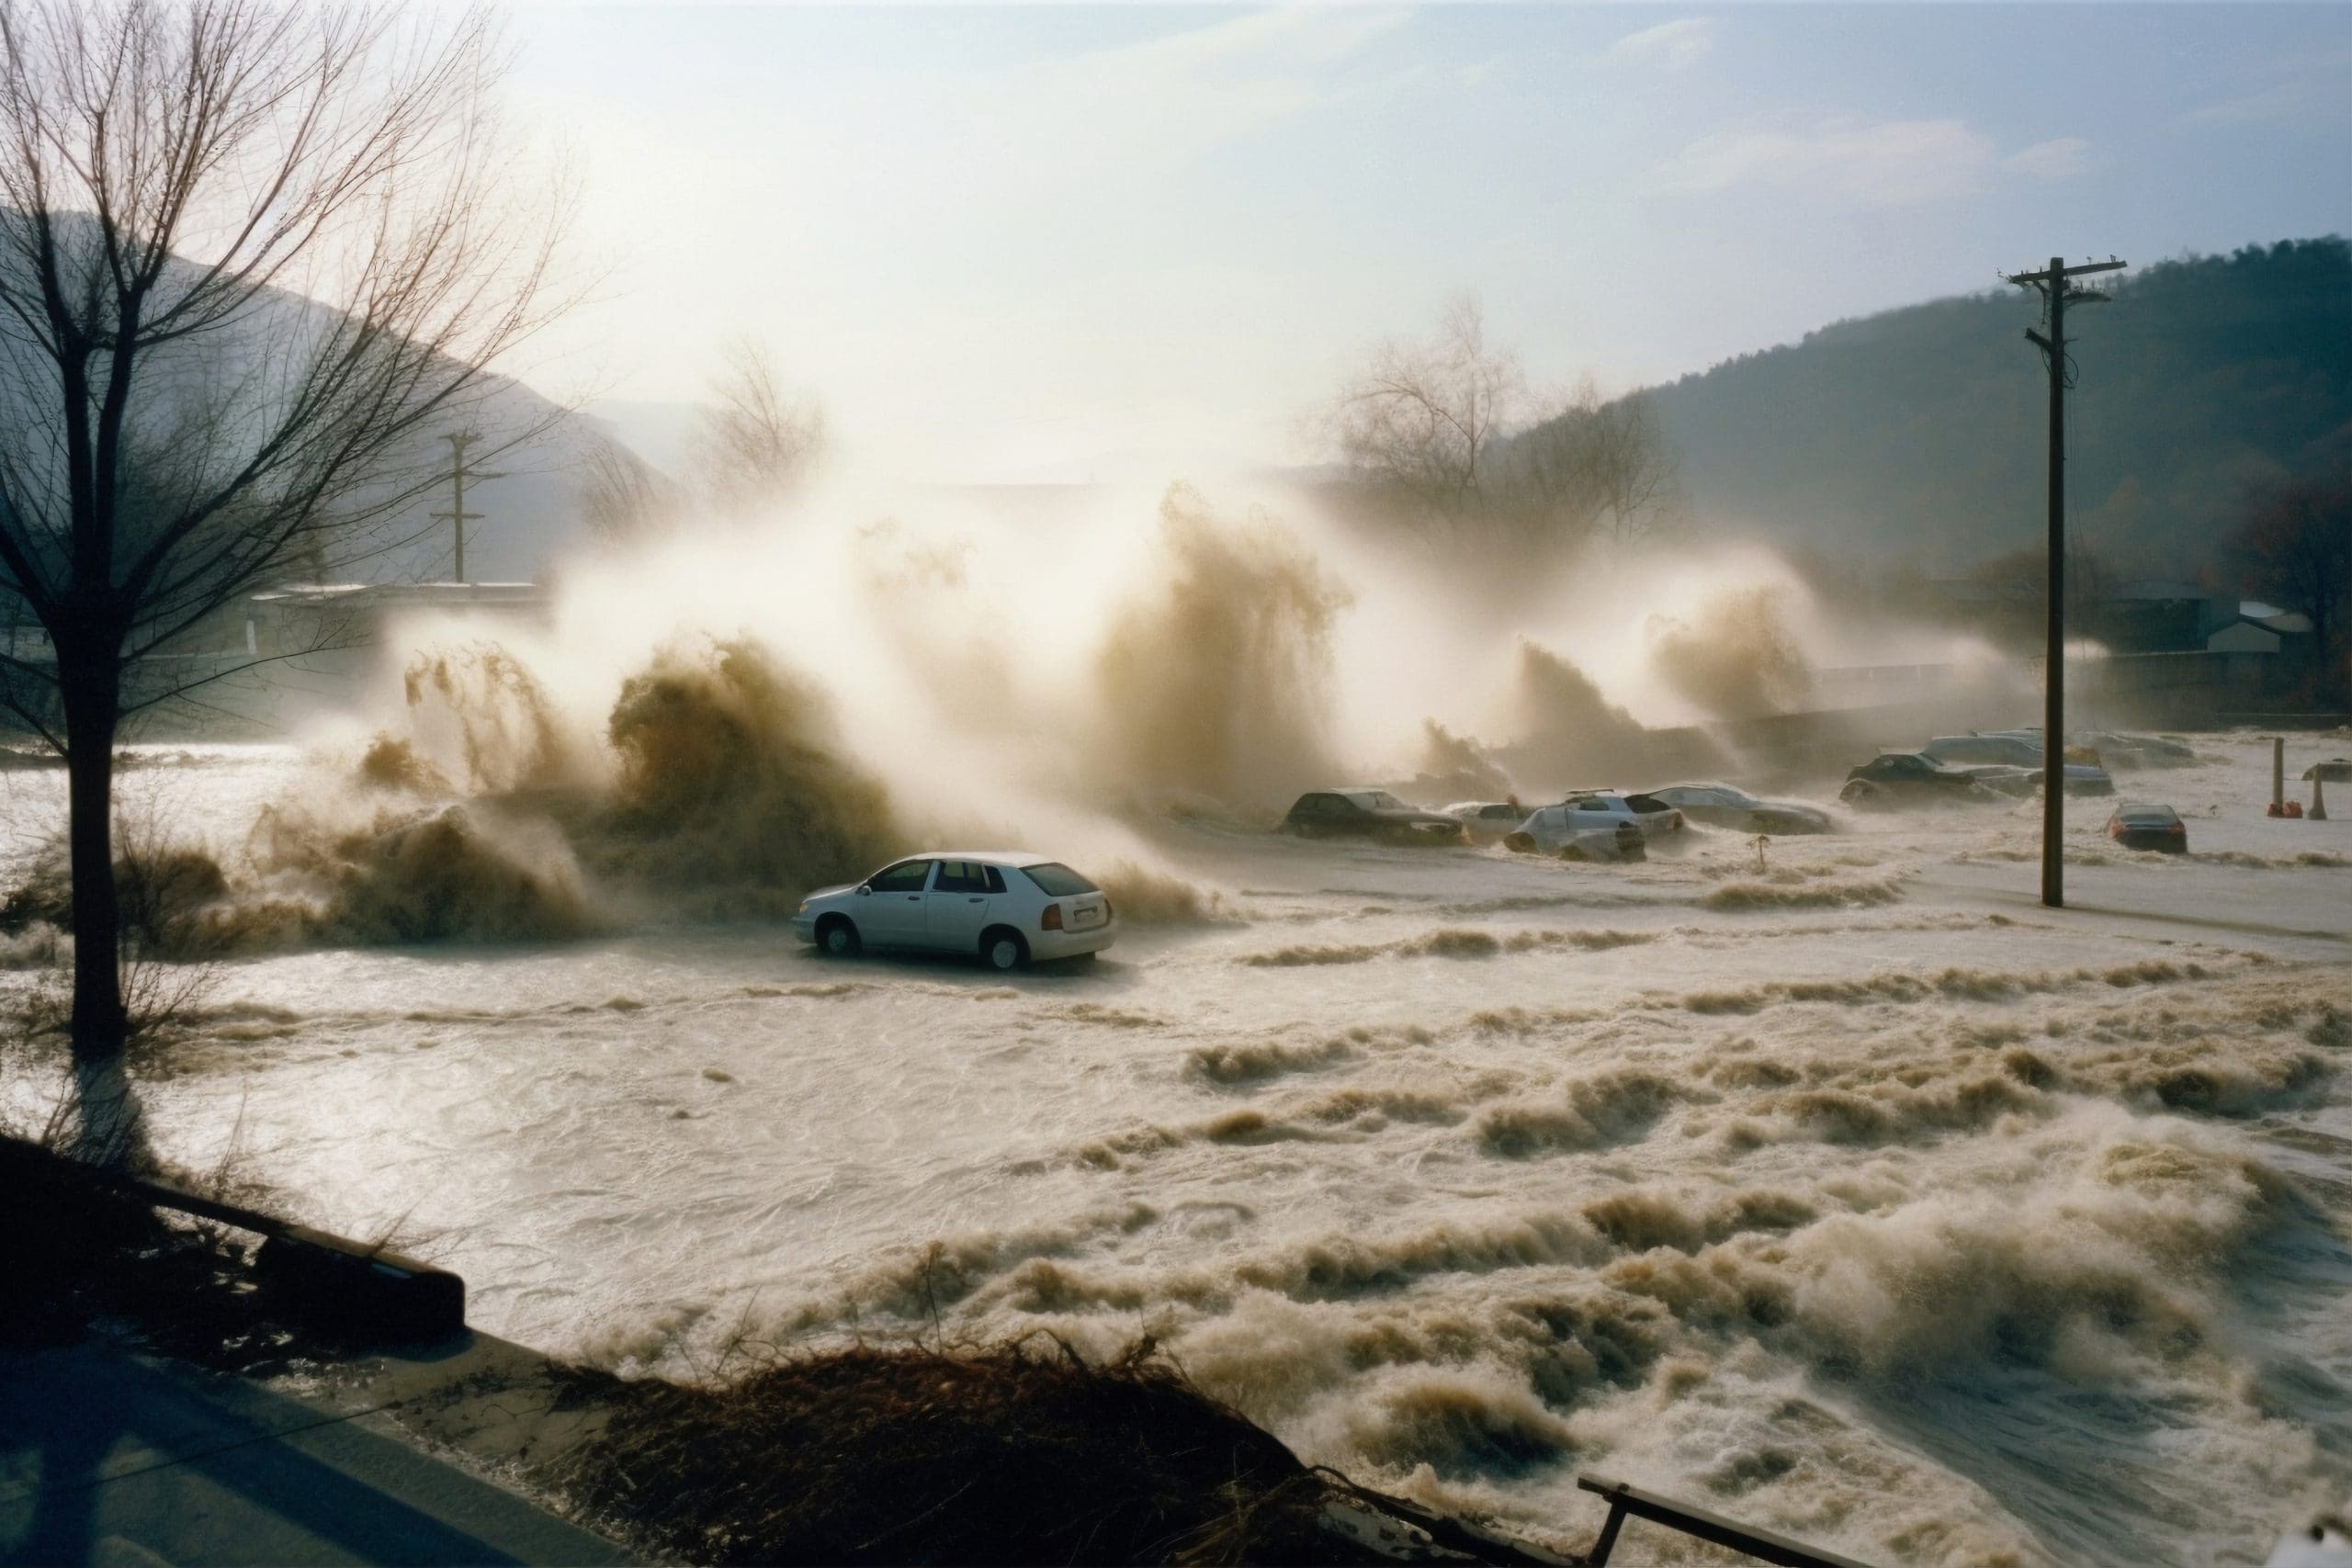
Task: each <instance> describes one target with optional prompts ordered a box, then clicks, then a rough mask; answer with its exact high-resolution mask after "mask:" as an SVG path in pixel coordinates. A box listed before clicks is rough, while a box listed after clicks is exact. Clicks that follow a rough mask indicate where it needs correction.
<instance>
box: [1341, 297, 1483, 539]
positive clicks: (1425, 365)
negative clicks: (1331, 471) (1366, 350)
mask: <svg viewBox="0 0 2352 1568" xmlns="http://www.w3.org/2000/svg"><path fill="white" fill-rule="evenodd" d="M1525 394H1526V378H1525V377H1524V376H1523V375H1522V374H1521V370H1520V365H1519V356H1518V355H1514V354H1510V353H1507V352H1504V351H1500V350H1497V349H1493V348H1490V347H1488V346H1487V323H1486V313H1485V311H1484V310H1482V309H1481V308H1480V307H1479V304H1478V301H1477V300H1476V299H1473V298H1470V297H1467V296H1465V297H1464V298H1462V299H1456V300H1455V301H1454V302H1453V303H1452V304H1451V305H1449V306H1447V307H1446V309H1445V310H1444V313H1443V314H1442V315H1441V316H1440V317H1439V319H1438V331H1437V335H1436V336H1435V337H1433V338H1430V339H1429V340H1428V341H1426V342H1422V343H1404V342H1398V341H1397V340H1394V339H1392V340H1390V341H1389V342H1387V343H1384V344H1381V345H1380V346H1379V347H1378V348H1377V349H1375V350H1374V352H1373V355H1372V360H1371V363H1370V364H1368V365H1366V366H1365V367H1364V368H1363V370H1361V371H1360V372H1358V373H1357V374H1356V375H1355V376H1354V377H1353V378H1351V379H1350V380H1349V382H1348V383H1347V384H1346V385H1345V386H1344V387H1342V388H1341V389H1340V395H1339V397H1338V398H1337V399H1336V400H1334V402H1333V404H1332V407H1331V409H1330V412H1329V421H1330V426H1331V434H1332V437H1333V441H1334V444H1335V445H1336V446H1338V448H1339V452H1340V457H1341V459H1342V460H1343V461H1345V462H1346V464H1347V465H1348V467H1349V468H1351V469H1352V470H1353V471H1354V472H1355V474H1356V475H1357V476H1358V478H1359V479H1361V480H1363V482H1364V483H1366V484H1367V485H1369V486H1371V487H1373V488H1374V490H1375V491H1381V492H1385V496H1386V497H1387V498H1388V499H1390V500H1392V501H1395V502H1402V503H1403V505H1404V506H1405V507H1406V508H1407V510H1408V513H1410V515H1411V517H1412V519H1413V520H1414V521H1415V522H1417V523H1418V524H1419V525H1423V526H1425V527H1429V528H1432V529H1434V530H1436V531H1438V532H1441V533H1445V534H1459V533H1462V532H1464V531H1467V530H1471V529H1474V528H1476V526H1477V525H1478V523H1479V519H1480V514H1481V512H1482V502H1485V501H1486V500H1487V495H1486V488H1485V487H1486V481H1487V478H1488V475H1487V468H1488V462H1489V457H1490V451H1489V449H1490V448H1491V446H1493V444H1494V442H1495V441H1496V439H1497V437H1498V436H1499V435H1500V434H1502V433H1503V431H1504V430H1505V429H1506V427H1507V426H1508V425H1509V423H1510V420H1511V419H1512V417H1513V416H1514V415H1515V414H1516V413H1517V412H1518V411H1519V408H1520V405H1521V400H1523V399H1524V397H1525Z"/></svg>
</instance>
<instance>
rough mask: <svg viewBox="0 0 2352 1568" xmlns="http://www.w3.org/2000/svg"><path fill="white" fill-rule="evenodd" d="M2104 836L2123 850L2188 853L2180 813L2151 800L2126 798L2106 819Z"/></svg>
mask: <svg viewBox="0 0 2352 1568" xmlns="http://www.w3.org/2000/svg"><path fill="white" fill-rule="evenodd" d="M2107 836H2108V837H2109V838H2110V839H2113V840H2115V841H2116V842H2117V843H2119V844H2121V845H2122V846H2123V847H2124V848H2125V849H2127V850H2160V851H2163V852H2165V853H2167V854H2176V855H2179V854H2187V853H2188V824H2187V823H2185V822H2183V821H2182V820H2181V819H2180V813H2179V812H2177V811H2175V810H2174V809H2173V808H2172V807H2169V806H2159V805H2157V804H2156V803H2155V802H2154V801H2148V800H2127V801H2125V802H2124V803H2123V804H2122V805H2120V806H2119V807H2116V808H2115V815H2113V816H2112V817H2109V818H2108V819H2107Z"/></svg>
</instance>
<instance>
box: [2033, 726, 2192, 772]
mask: <svg viewBox="0 0 2352 1568" xmlns="http://www.w3.org/2000/svg"><path fill="white" fill-rule="evenodd" d="M2035 733H2036V734H2037V735H2038V734H2040V731H2038V730H2037V731H2036V732H2035ZM2073 734H2074V739H2075V744H2077V745H2081V746H2090V747H2095V748H2097V749H2098V754H2099V755H2100V756H2101V757H2102V758H2104V759H2106V760H2107V761H2109V763H2111V764H2113V765H2115V766H2117V767H2124V768H2186V767H2188V766H2189V765H2190V764H2192V763H2194V762H2195V761H2197V752H2196V750H2195V749H2193V748H2192V747H2190V746H2189V745H2188V743H2187V742H2186V741H2181V740H2175V739H2170V738H2169V737H2166V736H2162V735H2125V734H2123V733H2121V732H2120V731H2118V730H2112V729H2078V730H2075V731H2074V732H2073Z"/></svg>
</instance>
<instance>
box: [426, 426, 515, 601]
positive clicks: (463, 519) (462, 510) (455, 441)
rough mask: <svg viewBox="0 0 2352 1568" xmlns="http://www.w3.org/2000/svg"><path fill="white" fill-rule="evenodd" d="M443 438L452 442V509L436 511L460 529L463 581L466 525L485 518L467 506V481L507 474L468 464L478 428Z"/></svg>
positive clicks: (461, 578)
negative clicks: (467, 460)
mask: <svg viewBox="0 0 2352 1568" xmlns="http://www.w3.org/2000/svg"><path fill="white" fill-rule="evenodd" d="M441 439H442V440H444V441H447V443H448V444H449V488H450V491H451V495H450V505H449V510H448V511H447V512H436V513H434V514H433V515H434V517H435V519H436V520H437V519H439V518H443V517H446V518H447V519H448V520H449V522H450V525H452V526H453V527H455V528H456V529H457V531H458V581H459V582H463V581H465V580H466V525H467V524H468V523H469V522H479V521H481V515H482V514H481V513H479V512H469V511H467V510H466V481H467V480H468V479H504V478H505V477H506V476H505V475H504V474H493V473H487V472H484V471H483V470H481V469H480V468H467V467H466V448H467V447H469V446H472V445H473V444H474V443H475V442H477V441H479V440H481V436H480V435H478V434H475V433H474V432H472V431H470V430H465V431H452V432H451V433H450V434H447V435H445V436H443V437H442V438H441Z"/></svg>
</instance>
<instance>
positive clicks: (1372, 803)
mask: <svg viewBox="0 0 2352 1568" xmlns="http://www.w3.org/2000/svg"><path fill="white" fill-rule="evenodd" d="M1348 798H1349V799H1350V800H1352V801H1354V802H1355V803H1356V804H1357V805H1358V806H1361V807H1363V808H1364V809H1365V810H1366V811H1410V810H1411V809H1412V807H1409V806H1407V805H1406V804H1405V803H1404V802H1403V801H1401V800H1399V799H1397V797H1396V796H1395V795H1391V794H1389V793H1388V792H1387V791H1386V790H1385V789H1360V790H1356V791H1354V792H1353V793H1352V794H1351V795H1349V796H1348Z"/></svg>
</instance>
